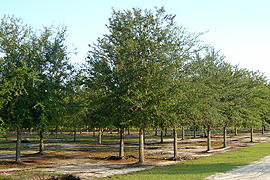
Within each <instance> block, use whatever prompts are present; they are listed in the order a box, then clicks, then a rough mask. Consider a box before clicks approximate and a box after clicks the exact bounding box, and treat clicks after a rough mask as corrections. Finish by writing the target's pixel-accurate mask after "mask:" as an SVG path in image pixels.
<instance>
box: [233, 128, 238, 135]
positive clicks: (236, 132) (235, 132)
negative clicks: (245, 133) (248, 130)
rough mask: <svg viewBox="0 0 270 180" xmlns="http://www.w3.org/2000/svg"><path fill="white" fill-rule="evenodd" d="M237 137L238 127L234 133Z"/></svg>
mask: <svg viewBox="0 0 270 180" xmlns="http://www.w3.org/2000/svg"><path fill="white" fill-rule="evenodd" d="M234 135H235V136H237V127H236V128H235V133H234Z"/></svg>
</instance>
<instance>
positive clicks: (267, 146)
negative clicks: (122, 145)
mask: <svg viewBox="0 0 270 180" xmlns="http://www.w3.org/2000/svg"><path fill="white" fill-rule="evenodd" d="M268 155H270V143H263V144H259V145H253V146H249V147H245V148H239V149H238V150H236V151H232V152H227V153H223V154H217V155H213V156H209V157H202V158H199V159H197V160H188V161H182V162H180V163H179V164H176V165H172V166H165V167H157V168H153V169H150V170H144V171H141V172H137V173H132V174H126V175H117V176H111V177H107V178H102V179H128V180H133V179H134V180H139V179H142V180H146V179H151V180H152V179H163V180H164V179H166V180H169V179H170V180H172V179H177V180H179V179H181V180H184V179H188V180H190V179H196V180H197V179H204V178H206V177H208V176H210V175H213V174H216V173H221V172H226V171H228V170H231V169H234V168H236V167H237V166H244V165H247V164H249V163H251V162H253V161H258V160H260V159H261V158H263V157H265V156H268Z"/></svg>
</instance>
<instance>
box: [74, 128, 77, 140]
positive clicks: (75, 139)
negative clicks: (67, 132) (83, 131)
mask: <svg viewBox="0 0 270 180" xmlns="http://www.w3.org/2000/svg"><path fill="white" fill-rule="evenodd" d="M73 133H74V134H73V138H74V139H73V141H74V142H76V133H77V132H76V129H75V130H74V131H73Z"/></svg>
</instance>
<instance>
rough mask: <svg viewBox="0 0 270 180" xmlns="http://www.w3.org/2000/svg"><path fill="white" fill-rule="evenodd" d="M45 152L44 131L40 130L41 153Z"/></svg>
mask: <svg viewBox="0 0 270 180" xmlns="http://www.w3.org/2000/svg"><path fill="white" fill-rule="evenodd" d="M43 153H44V138H43V131H42V130H40V131H39V154H43Z"/></svg>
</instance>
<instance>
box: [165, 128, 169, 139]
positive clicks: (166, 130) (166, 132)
mask: <svg viewBox="0 0 270 180" xmlns="http://www.w3.org/2000/svg"><path fill="white" fill-rule="evenodd" d="M167 136H168V128H165V137H167Z"/></svg>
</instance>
